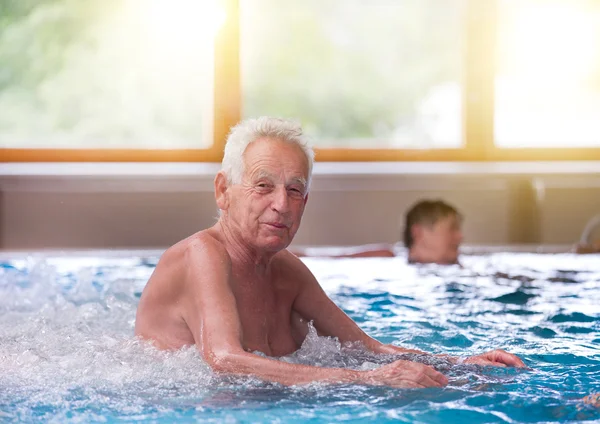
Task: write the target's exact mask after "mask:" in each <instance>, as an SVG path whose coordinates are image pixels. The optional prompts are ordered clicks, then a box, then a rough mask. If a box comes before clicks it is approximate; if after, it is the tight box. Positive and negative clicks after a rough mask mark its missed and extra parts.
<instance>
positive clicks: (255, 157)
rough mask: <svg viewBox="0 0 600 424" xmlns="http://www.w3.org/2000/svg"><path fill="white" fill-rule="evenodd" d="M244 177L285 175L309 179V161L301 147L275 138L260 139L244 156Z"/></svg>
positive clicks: (252, 144)
mask: <svg viewBox="0 0 600 424" xmlns="http://www.w3.org/2000/svg"><path fill="white" fill-rule="evenodd" d="M243 162H244V176H245V177H249V178H256V177H258V178H260V177H275V176H277V175H280V174H281V173H285V174H286V176H287V177H290V178H302V179H303V180H304V181H306V180H307V178H308V159H307V157H306V155H305V154H304V151H303V150H302V148H301V147H300V146H298V145H297V144H295V143H292V142H288V141H285V140H280V139H274V138H259V139H257V140H255V141H253V142H252V143H250V144H249V145H248V147H246V150H245V151H244V154H243Z"/></svg>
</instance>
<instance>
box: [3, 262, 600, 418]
mask: <svg viewBox="0 0 600 424" xmlns="http://www.w3.org/2000/svg"><path fill="white" fill-rule="evenodd" d="M462 262H463V266H462V267H459V266H447V267H440V266H434V265H422V266H414V265H407V264H406V262H405V260H404V259H402V258H385V259H377V258H369V259H348V260H345V259H343V260H339V259H338V260H329V259H316V258H312V259H306V263H307V265H308V266H309V267H310V268H311V269H312V270H313V272H314V273H315V274H316V275H317V277H318V279H319V280H320V281H321V283H322V285H323V287H324V288H325V290H326V291H327V292H328V294H329V295H330V296H331V297H332V298H333V299H334V301H336V302H337V303H338V304H339V305H340V306H341V307H342V308H343V309H344V310H345V311H346V312H347V313H348V314H349V315H350V316H351V317H352V318H353V319H355V320H356V321H357V322H359V323H360V325H361V327H362V328H364V329H365V330H366V331H367V332H368V333H369V334H371V335H372V336H374V337H376V338H378V339H379V340H381V341H383V342H385V343H395V344H399V345H402V346H404V347H411V348H417V349H421V350H424V351H429V352H432V353H450V354H454V355H458V356H466V355H471V354H477V353H481V352H482V351H485V350H490V349H493V348H504V349H506V350H509V351H511V352H513V353H516V354H518V355H519V356H521V357H522V358H523V359H524V360H525V362H526V363H527V365H528V366H530V367H531V370H528V371H523V370H516V369H506V368H484V367H479V366H475V365H464V364H463V365H454V366H453V365H451V364H450V363H449V362H448V361H445V360H444V359H443V358H437V357H429V356H423V355H374V354H372V353H369V352H365V351H364V350H363V349H361V347H360V346H357V345H352V344H350V345H347V346H342V345H340V344H339V343H338V342H337V340H335V339H330V338H324V337H318V336H317V335H316V333H314V332H311V333H310V334H309V336H308V337H307V339H306V340H305V343H304V345H303V346H302V348H301V349H300V350H299V351H297V352H295V353H294V354H292V355H290V356H288V357H285V358H279V359H280V360H283V361H287V362H293V363H303V364H313V365H319V366H328V367H350V368H354V369H359V370H368V369H372V368H374V367H377V366H380V365H381V364H385V363H389V362H391V361H393V360H396V359H408V360H416V361H420V362H424V363H427V364H429V365H431V366H433V367H434V368H436V369H438V370H439V371H441V372H443V373H445V374H446V375H447V376H448V378H449V381H450V383H449V385H448V387H446V388H444V389H425V390H398V389H390V388H385V387H365V386H356V385H336V386H326V385H322V384H312V385H308V386H303V387H282V386H280V385H277V384H271V383H265V382H261V381H259V380H257V379H253V378H240V377H223V376H215V375H214V374H213V373H212V372H211V371H210V369H209V368H208V367H207V366H206V365H205V364H204V363H203V361H202V360H201V358H200V356H199V354H198V353H197V351H196V350H195V349H194V348H193V347H191V348H187V349H182V350H181V351H178V352H161V351H157V350H156V349H154V348H153V347H151V346H149V345H148V344H147V343H143V342H140V341H138V340H136V339H134V338H133V326H134V319H135V308H136V305H137V302H138V300H139V295H140V293H141V290H142V289H143V286H144V284H145V282H146V281H147V279H148V277H149V276H150V273H151V272H152V270H153V269H154V266H155V264H156V258H155V257H150V258H142V259H140V258H90V257H81V258H75V257H72V258H65V257H63V258H46V259H39V258H38V259H33V258H23V259H12V260H10V261H4V262H2V264H1V266H0V421H9V422H10V421H25V422H27V421H40V420H42V421H55V422H68V421H84V422H94V421H105V420H108V421H111V420H149V421H165V422H172V421H174V420H184V421H196V420H202V421H206V422H211V421H212V422H222V421H231V422H240V421H241V422H245V421H261V422H264V421H278V420H279V421H282V422H289V421H293V422H310V421H315V422H320V421H352V420H373V421H377V422H381V421H383V422H385V421H397V420H404V421H421V422H430V421H436V422H453V421H456V420H458V419H460V421H462V422H469V421H471V422H481V421H494V422H497V421H556V420H561V421H562V420H578V419H600V411H599V408H598V407H597V403H594V402H589V401H584V398H585V399H588V400H589V399H593V398H591V397H590V396H591V395H592V394H593V393H595V392H598V390H599V389H600V387H599V386H598V381H600V349H599V343H600V313H599V312H598V308H597V305H598V304H600V258H598V256H597V255H596V256H595V257H594V255H591V256H574V255H529V254H496V255H491V256H465V257H464V258H463V259H462ZM586 396H587V398H586ZM457 417H459V418H457Z"/></svg>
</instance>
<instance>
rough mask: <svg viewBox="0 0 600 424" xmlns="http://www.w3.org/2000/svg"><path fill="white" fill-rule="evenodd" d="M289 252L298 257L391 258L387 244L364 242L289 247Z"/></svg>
mask: <svg viewBox="0 0 600 424" xmlns="http://www.w3.org/2000/svg"><path fill="white" fill-rule="evenodd" d="M289 251H290V252H292V253H293V254H294V255H296V256H298V257H306V256H309V257H321V258H381V257H387V258H392V257H394V256H396V255H394V250H393V248H392V247H391V246H390V245H388V244H383V243H379V244H366V245H362V246H344V247H305V248H299V247H296V248H290V249H289Z"/></svg>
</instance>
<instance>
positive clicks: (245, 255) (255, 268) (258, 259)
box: [215, 217, 276, 275]
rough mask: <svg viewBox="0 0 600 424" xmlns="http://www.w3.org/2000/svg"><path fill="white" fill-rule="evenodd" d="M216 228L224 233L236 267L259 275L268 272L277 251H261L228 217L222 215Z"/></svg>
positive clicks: (223, 238) (225, 242) (226, 247)
mask: <svg viewBox="0 0 600 424" xmlns="http://www.w3.org/2000/svg"><path fill="white" fill-rule="evenodd" d="M215 229H216V230H217V231H218V232H219V233H220V234H221V235H222V240H223V245H224V246H225V249H226V250H227V252H228V253H229V257H230V258H231V261H232V263H233V264H234V265H235V266H236V268H238V269H242V270H245V271H247V272H252V273H256V274H259V275H260V274H266V273H267V272H268V270H269V265H270V263H271V259H273V256H274V255H275V253H276V252H265V251H261V250H259V249H256V248H255V247H253V246H251V245H250V244H248V243H247V242H246V241H245V240H244V239H243V237H242V236H241V234H240V232H239V231H237V229H236V228H235V227H233V226H231V225H229V222H228V220H227V219H226V218H225V219H224V218H223V217H221V218H220V219H219V222H217V224H215Z"/></svg>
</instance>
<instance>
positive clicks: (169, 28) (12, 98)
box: [0, 0, 225, 157]
mask: <svg viewBox="0 0 600 424" xmlns="http://www.w3.org/2000/svg"><path fill="white" fill-rule="evenodd" d="M0 7H1V8H2V10H1V14H2V19H0V63H2V68H1V69H0V110H1V111H2V113H0V144H1V145H2V147H5V148H12V149H58V150H62V151H68V150H74V149H76V150H98V149H103V150H107V149H108V150H110V149H112V150H122V149H126V150H127V149H128V150H137V153H136V154H137V155H139V154H141V152H140V151H141V150H147V151H149V152H150V151H155V153H156V154H157V156H158V157H160V155H161V151H163V153H164V151H165V150H171V151H176V150H190V149H197V150H202V149H204V150H207V149H210V148H211V147H212V146H213V140H214V125H213V110H214V109H213V100H214V94H215V93H214V81H215V79H214V69H215V62H214V58H215V52H214V46H215V34H216V33H217V31H218V30H219V28H220V27H221V26H222V25H223V23H224V18H225V11H224V10H223V9H222V8H221V7H220V6H219V5H218V4H217V3H216V2H210V1H204V0H203V1H195V0H86V1H80V0H41V1H7V2H3V6H0ZM157 150H158V152H157ZM42 152H43V151H42ZM42 154H43V153H42ZM86 154H88V153H86V152H83V153H82V155H86ZM100 154H101V155H104V153H102V152H101V153H100Z"/></svg>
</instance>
